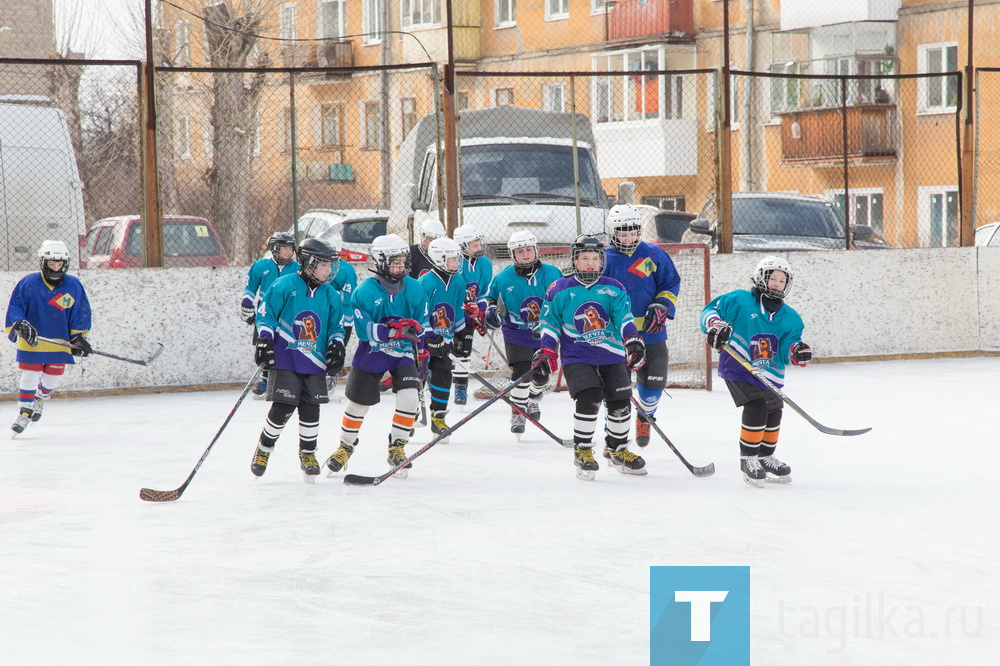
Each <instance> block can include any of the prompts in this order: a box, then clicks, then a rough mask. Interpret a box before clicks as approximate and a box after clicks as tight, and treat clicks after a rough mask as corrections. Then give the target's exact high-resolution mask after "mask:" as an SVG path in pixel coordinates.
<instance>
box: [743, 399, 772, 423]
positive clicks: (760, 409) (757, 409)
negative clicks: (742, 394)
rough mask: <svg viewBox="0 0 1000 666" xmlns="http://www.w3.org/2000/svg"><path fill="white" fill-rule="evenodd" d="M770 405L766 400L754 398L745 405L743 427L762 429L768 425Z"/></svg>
mask: <svg viewBox="0 0 1000 666" xmlns="http://www.w3.org/2000/svg"><path fill="white" fill-rule="evenodd" d="M767 407H768V405H767V400H766V399H765V398H754V399H753V400H751V401H749V402H747V403H745V404H744V405H743V425H745V426H747V427H751V428H762V427H764V426H765V425H767V416H768V408H767Z"/></svg>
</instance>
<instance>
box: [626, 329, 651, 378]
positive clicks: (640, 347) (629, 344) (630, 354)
mask: <svg viewBox="0 0 1000 666" xmlns="http://www.w3.org/2000/svg"><path fill="white" fill-rule="evenodd" d="M644 365H646V343H645V342H643V341H642V338H640V337H639V336H638V335H632V336H629V337H628V338H626V339H625V367H626V368H628V369H629V371H630V372H635V371H636V370H638V369H640V368H641V367H642V366H644Z"/></svg>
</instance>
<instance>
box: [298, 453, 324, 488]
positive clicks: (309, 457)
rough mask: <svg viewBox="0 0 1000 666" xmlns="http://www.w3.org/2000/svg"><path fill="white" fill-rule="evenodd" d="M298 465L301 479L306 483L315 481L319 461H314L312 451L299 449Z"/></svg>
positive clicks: (314, 454)
mask: <svg viewBox="0 0 1000 666" xmlns="http://www.w3.org/2000/svg"><path fill="white" fill-rule="evenodd" d="M299 467H301V468H302V475H303V479H304V481H305V482H306V483H316V477H317V476H319V463H318V462H317V461H316V453H315V452H314V451H299Z"/></svg>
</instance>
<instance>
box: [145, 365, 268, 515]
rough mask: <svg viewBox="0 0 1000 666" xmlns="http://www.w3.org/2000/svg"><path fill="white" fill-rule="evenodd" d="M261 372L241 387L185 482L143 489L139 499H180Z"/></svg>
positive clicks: (160, 500)
mask: <svg viewBox="0 0 1000 666" xmlns="http://www.w3.org/2000/svg"><path fill="white" fill-rule="evenodd" d="M261 371H263V368H262V367H260V366H258V367H257V371H256V372H254V373H253V377H251V378H250V381H249V382H247V385H246V386H244V387H243V392H242V393H240V398H239V400H237V401H236V404H235V405H233V410H232V411H231V412H229V416H227V417H226V420H225V421H223V423H222V427H221V428H219V432H217V433H215V437H213V438H212V441H211V443H210V444H209V445H208V448H207V449H205V452H204V453H203V454H201V458H200V459H199V460H198V464H197V465H195V466H194V469H193V470H191V474H189V475H188V478H187V480H186V481H185V482H184V483H182V484H181V487H180V488H178V489H177V490H152V489H150V488H143V489H142V490H140V491H139V499H141V500H143V501H146V502H173V501H175V500H179V499H180V498H181V495H183V494H184V491H185V490H187V487H188V485H189V484H190V483H191V479H193V478H194V475H195V474H197V473H198V469H199V468H200V467H201V464H202V463H203V462H205V458H207V457H208V452H209V451H211V450H212V447H213V446H215V443H216V442H217V441H219V437H220V436H221V435H222V431H223V430H225V429H226V426H227V425H229V422H230V421H231V420H232V418H233V415H235V414H236V410H237V409H239V408H240V405H242V404H243V399H244V398H246V397H247V393H249V392H250V387H251V386H253V385H254V384H256V383H257V378H258V377H259V376H260V373H261Z"/></svg>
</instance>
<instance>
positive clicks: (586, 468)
mask: <svg viewBox="0 0 1000 666" xmlns="http://www.w3.org/2000/svg"><path fill="white" fill-rule="evenodd" d="M573 464H574V465H576V478H578V479H581V480H583V481H593V480H594V477H595V476H596V472H597V470H598V469H600V467H601V466H600V465H598V464H597V461H596V460H594V449H593V448H591V447H589V446H581V445H579V444H577V445H576V446H575V447H574V448H573Z"/></svg>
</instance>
